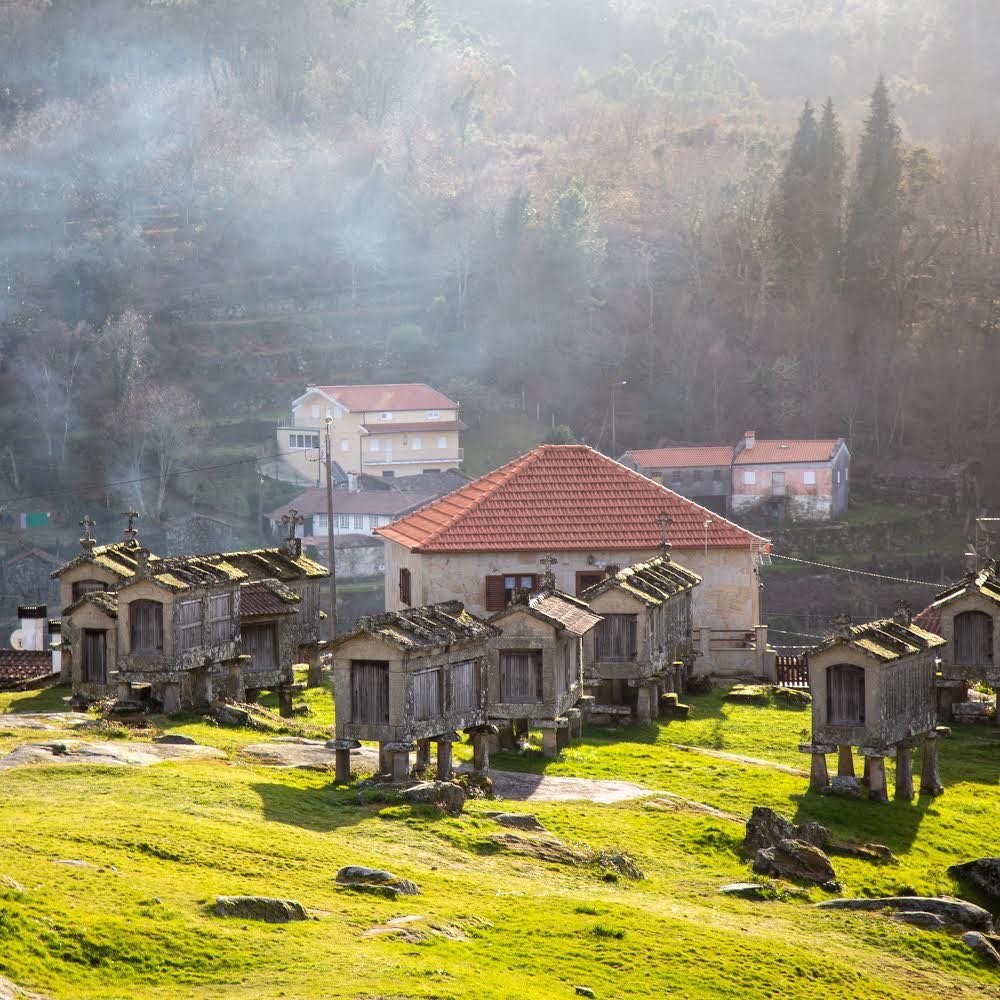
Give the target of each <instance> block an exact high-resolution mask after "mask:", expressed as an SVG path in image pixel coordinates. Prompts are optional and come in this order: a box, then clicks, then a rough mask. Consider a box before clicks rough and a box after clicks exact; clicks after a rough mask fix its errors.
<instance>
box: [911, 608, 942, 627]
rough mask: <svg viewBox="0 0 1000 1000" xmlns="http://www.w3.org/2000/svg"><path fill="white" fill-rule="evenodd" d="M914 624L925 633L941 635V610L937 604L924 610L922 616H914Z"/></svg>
mask: <svg viewBox="0 0 1000 1000" xmlns="http://www.w3.org/2000/svg"><path fill="white" fill-rule="evenodd" d="M913 624H914V625H916V626H917V627H918V628H922V629H923V630H924V631H925V632H933V633H934V634H935V635H940V634H941V609H940V608H939V607H938V606H937V605H936V604H931V605H929V606H928V607H926V608H924V610H923V611H921V612H920V614H917V615H914V616H913Z"/></svg>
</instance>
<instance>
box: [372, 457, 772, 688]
mask: <svg viewBox="0 0 1000 1000" xmlns="http://www.w3.org/2000/svg"><path fill="white" fill-rule="evenodd" d="M663 515H666V516H667V517H668V518H669V519H670V522H669V529H668V533H669V541H670V542H671V543H672V545H673V549H674V551H675V552H677V554H678V558H680V559H681V560H682V562H683V564H684V565H685V566H686V567H687V568H689V569H690V570H691V571H692V572H694V573H696V574H697V575H698V576H700V577H701V578H702V580H703V581H704V582H703V584H702V585H701V586H699V587H698V588H697V589H696V591H695V592H694V595H693V602H692V619H693V623H694V627H695V628H696V629H698V628H700V632H699V636H700V645H699V650H698V652H699V656H700V658H701V659H700V661H699V669H703V670H710V671H714V672H718V673H754V672H757V671H758V669H759V664H758V657H757V654H756V648H757V646H758V644H759V643H760V641H761V639H762V636H761V633H760V631H759V630H758V629H757V628H756V626H757V624H758V622H759V620H760V580H759V578H758V566H759V563H760V561H761V560H762V559H763V558H766V554H767V551H768V542H767V540H766V539H765V538H761V537H760V536H759V535H756V534H754V533H753V532H750V531H748V530H746V529H744V528H741V527H739V526H738V525H736V524H733V523H732V522H731V521H727V520H726V519H725V518H722V517H720V516H718V515H717V514H714V513H712V512H711V511H707V510H706V509H705V508H704V507H700V506H698V505H697V504H695V503H694V502H692V501H690V500H688V499H686V498H684V497H682V496H679V495H678V494H676V493H674V492H672V491H671V490H668V489H666V488H665V487H663V486H661V485H659V484H657V483H654V482H652V481H651V480H649V479H647V478H646V477H645V476H642V475H640V474H638V473H636V472H633V471H631V470H630V469H627V468H625V467H624V466H622V465H620V464H619V463H618V462H615V461H613V460H612V459H610V458H607V457H606V456H604V455H601V454H600V453H599V452H596V451H594V450H593V449H592V448H588V447H585V446H583V445H542V446H540V447H538V448H536V449H535V450H534V451H531V452H529V453H528V454H526V455H522V456H521V457H520V458H518V459H515V460H514V461H513V462H510V463H508V464H507V465H505V466H503V467H502V468H500V469H497V470H496V471H495V472H491V473H489V474H488V475H486V476H483V477H482V478H480V479H477V480H476V481H474V482H472V483H469V484H468V485H466V486H464V487H462V488H461V489H459V490H456V491H455V492H453V493H451V494H449V495H448V496H446V497H443V498H441V499H440V500H437V501H435V502H433V503H431V504H428V505H427V506H425V507H423V508H421V509H420V510H417V511H415V512H413V513H411V514H408V515H406V516H405V517H403V518H401V519H399V520H398V521H394V522H393V523H392V524H390V525H387V526H385V527H381V528H377V529H376V534H378V535H380V536H381V537H382V538H384V539H385V541H386V552H385V567H386V568H385V576H386V592H385V594H386V596H385V600H386V607H387V608H388V609H390V610H398V609H401V608H405V607H410V606H417V605H423V604H429V603H433V602H435V601H440V600H445V599H447V598H450V597H455V598H457V599H459V600H461V601H462V602H463V604H464V605H465V606H466V607H467V608H468V609H469V610H470V611H472V612H473V613H474V614H478V615H490V614H495V613H496V612H498V611H502V610H504V608H506V606H507V605H508V604H509V603H510V601H511V599H512V597H513V595H514V591H515V590H517V589H519V588H521V589H525V590H528V591H533V590H536V589H537V588H538V585H539V583H540V579H541V574H542V572H543V568H542V559H543V556H544V555H546V554H551V556H552V557H553V558H554V560H555V561H554V563H553V565H552V570H553V573H554V575H555V585H556V587H557V589H559V590H561V591H562V592H564V593H567V594H571V595H574V596H579V595H580V594H582V593H583V592H584V591H585V590H586V589H587V588H588V587H591V586H593V585H595V584H597V583H600V582H601V581H602V580H603V579H604V577H605V573H606V570H607V568H608V567H609V566H614V567H620V566H624V565H630V564H633V563H640V562H645V561H647V560H649V559H652V558H654V557H655V556H656V555H657V554H659V552H660V545H661V542H662V531H661V526H660V523H659V521H658V519H659V518H661V517H662V516H663Z"/></svg>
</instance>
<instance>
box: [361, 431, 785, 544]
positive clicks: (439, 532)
mask: <svg viewBox="0 0 1000 1000" xmlns="http://www.w3.org/2000/svg"><path fill="white" fill-rule="evenodd" d="M664 514H666V515H667V516H668V517H670V519H671V524H670V541H671V542H673V544H674V545H676V546H680V547H683V548H702V547H703V546H704V547H705V548H712V549H716V548H746V549H747V550H748V551H749V550H751V549H753V550H761V549H763V548H764V547H766V545H767V544H768V543H767V539H765V538H761V537H760V536H759V535H755V534H754V533H753V532H751V531H747V530H746V529H745V528H741V527H740V526H739V525H737V524H734V523H733V522H732V521H727V520H726V519H725V518H724V517H720V516H719V515H718V514H715V513H713V512H712V511H709V510H706V509H705V508H704V507H701V506H699V505H698V504H696V503H695V502H694V501H693V500H688V499H687V497H682V496H680V495H679V494H677V493H674V492H673V491H672V490H668V489H667V488H666V487H664V486H661V485H660V484H659V483H654V482H653V481H652V480H651V479H647V478H646V477H645V476H643V475H642V474H641V473H638V472H633V471H632V470H631V469H627V468H625V466H623V465H620V464H619V463H618V462H615V461H614V460H613V459H610V458H607V457H606V456H605V455H602V454H600V452H597V451H594V449H593V448H588V447H586V446H585V445H541V446H540V447H538V448H535V449H534V451H530V452H528V453H527V454H526V455H522V456H521V457H520V458H517V459H515V460H514V461H513V462H509V463H508V464H507V465H504V466H502V467H501V468H499V469H497V470H496V471H495V472H491V473H489V474H488V475H486V476H483V477H482V478H480V479H477V480H475V482H472V483H469V484H468V485H467V486H463V487H462V488H461V489H458V490H455V492H454V493H449V494H448V495H447V496H445V497H442V498H441V499H440V500H436V501H435V502H434V503H431V504H428V505H427V506H426V507H421V508H420V509H419V510H416V511H414V512H413V513H412V514H407V515H406V516H405V517H402V518H400V519H399V520H398V521H394V522H393V523H392V524H389V525H386V526H385V527H382V528H376V529H375V534H377V535H381V536H382V537H383V538H388V539H390V540H391V541H394V542H398V543H399V544H401V545H405V546H406V548H408V549H409V550H410V551H412V552H525V551H527V552H559V551H567V550H580V549H584V550H586V549H604V550H607V549H611V550H615V549H633V550H634V549H653V548H656V547H657V546H658V545H659V544H660V541H661V533H660V527H659V524H658V520H657V519H658V518H660V517H662V515H664ZM706 522H708V524H707V526H706Z"/></svg>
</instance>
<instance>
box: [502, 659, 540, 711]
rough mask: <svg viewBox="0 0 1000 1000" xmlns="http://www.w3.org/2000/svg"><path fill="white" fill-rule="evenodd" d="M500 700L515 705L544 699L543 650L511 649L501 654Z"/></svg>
mask: <svg viewBox="0 0 1000 1000" xmlns="http://www.w3.org/2000/svg"><path fill="white" fill-rule="evenodd" d="M500 700H501V701H504V702H507V703H509V704H513V705H523V704H527V703H531V702H536V701H541V700H542V653H541V650H537V649H524V650H511V651H508V652H504V653H501V654H500Z"/></svg>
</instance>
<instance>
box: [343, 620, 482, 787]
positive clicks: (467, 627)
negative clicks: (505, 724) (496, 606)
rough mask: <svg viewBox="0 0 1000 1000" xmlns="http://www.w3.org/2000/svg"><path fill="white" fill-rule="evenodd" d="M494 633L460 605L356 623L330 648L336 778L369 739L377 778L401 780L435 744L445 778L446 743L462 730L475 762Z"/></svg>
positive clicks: (421, 766) (347, 770)
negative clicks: (376, 746) (384, 775)
mask: <svg viewBox="0 0 1000 1000" xmlns="http://www.w3.org/2000/svg"><path fill="white" fill-rule="evenodd" d="M496 631H497V630H496V629H495V628H493V627H492V626H491V625H489V624H488V623H486V622H484V621H482V620H481V619H479V618H476V617H475V616H473V615H471V614H469V612H468V611H466V610H465V607H464V605H463V604H462V603H461V602H460V601H444V602H442V603H440V604H431V605H427V606H425V607H421V608H407V609H405V610H403V611H388V612H386V613H385V614H381V615H374V616H371V617H362V618H359V619H358V620H357V622H356V623H355V625H354V629H353V630H352V631H351V632H349V633H347V634H345V635H341V636H338V637H337V638H336V639H334V640H333V641H332V642H331V649H332V652H333V673H334V690H335V692H336V715H337V729H336V736H337V738H336V740H334V741H333V742H332V744H331V745H332V746H333V748H334V749H335V750H336V751H337V778H338V780H346V779H347V778H348V777H349V775H350V757H349V755H350V751H351V749H352V748H353V747H354V746H356V745H357V742H356V741H358V740H377V741H378V743H379V751H380V762H381V765H382V770H383V773H389V774H391V776H392V778H393V780H396V781H404V780H406V778H407V777H408V776H409V773H410V754H411V753H412V752H414V751H416V754H417V758H416V762H415V765H416V770H417V771H418V773H419V771H421V770H423V769H424V768H425V767H426V766H427V765H428V763H429V758H430V744H431V743H432V742H434V743H436V744H437V773H438V777H440V778H446V777H450V776H451V774H452V754H451V748H452V744H453V743H455V742H457V741H458V740H459V739H460V737H459V736H458V730H460V729H465V730H469V731H470V734H471V735H472V737H473V742H474V744H475V745H476V747H477V758H480V757H481V756H482V753H483V752H484V747H485V742H484V741H485V732H486V728H487V727H488V719H487V713H486V692H487V688H488V665H487V656H486V644H487V641H488V640H489V639H490V637H491V636H493V635H494V634H495V633H496Z"/></svg>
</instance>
